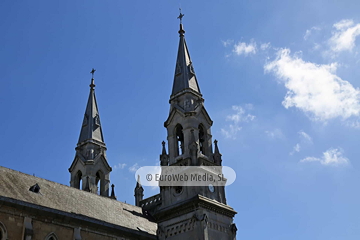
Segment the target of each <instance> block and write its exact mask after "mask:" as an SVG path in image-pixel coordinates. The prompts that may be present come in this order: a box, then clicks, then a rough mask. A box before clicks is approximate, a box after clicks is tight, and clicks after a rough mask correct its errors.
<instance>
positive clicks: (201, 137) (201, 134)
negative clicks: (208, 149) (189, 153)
mask: <svg viewBox="0 0 360 240" xmlns="http://www.w3.org/2000/svg"><path fill="white" fill-rule="evenodd" d="M199 146H200V152H201V153H202V154H204V155H205V131H204V128H203V126H202V125H201V124H200V125H199Z"/></svg>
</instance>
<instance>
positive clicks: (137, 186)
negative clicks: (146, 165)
mask: <svg viewBox="0 0 360 240" xmlns="http://www.w3.org/2000/svg"><path fill="white" fill-rule="evenodd" d="M137 188H142V186H141V182H140V175H138V176H137V182H136V187H135V189H137Z"/></svg>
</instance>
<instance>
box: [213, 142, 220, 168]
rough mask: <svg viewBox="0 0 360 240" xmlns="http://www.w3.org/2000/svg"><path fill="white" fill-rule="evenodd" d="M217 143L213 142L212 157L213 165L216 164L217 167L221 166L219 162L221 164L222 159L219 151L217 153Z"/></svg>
mask: <svg viewBox="0 0 360 240" xmlns="http://www.w3.org/2000/svg"><path fill="white" fill-rule="evenodd" d="M217 143H218V141H217V140H216V139H215V141H214V145H215V151H214V156H213V158H214V162H215V164H217V165H219V166H221V162H222V159H221V156H222V155H221V153H220V151H219V147H218V144H217Z"/></svg>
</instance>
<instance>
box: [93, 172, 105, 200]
mask: <svg viewBox="0 0 360 240" xmlns="http://www.w3.org/2000/svg"><path fill="white" fill-rule="evenodd" d="M95 183H96V187H97V193H98V194H99V195H102V194H103V192H104V190H105V179H104V174H103V173H102V172H101V171H100V170H99V171H97V173H96V180H95Z"/></svg>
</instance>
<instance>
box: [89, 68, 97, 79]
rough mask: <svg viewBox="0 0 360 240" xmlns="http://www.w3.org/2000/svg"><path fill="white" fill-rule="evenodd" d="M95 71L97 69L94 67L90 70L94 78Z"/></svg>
mask: <svg viewBox="0 0 360 240" xmlns="http://www.w3.org/2000/svg"><path fill="white" fill-rule="evenodd" d="M95 71H96V70H95V69H94V68H93V69H92V70H91V72H90V73H91V74H92V78H94V73H95Z"/></svg>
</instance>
